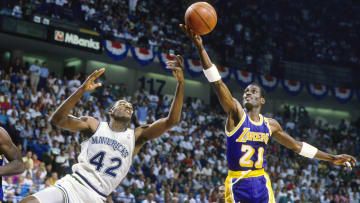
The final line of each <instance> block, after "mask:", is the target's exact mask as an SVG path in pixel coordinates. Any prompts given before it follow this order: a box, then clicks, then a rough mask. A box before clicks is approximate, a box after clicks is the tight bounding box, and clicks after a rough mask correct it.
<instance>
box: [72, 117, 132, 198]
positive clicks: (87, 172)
mask: <svg viewBox="0 0 360 203" xmlns="http://www.w3.org/2000/svg"><path fill="white" fill-rule="evenodd" d="M134 149H135V133H134V130H133V129H130V128H128V129H127V130H126V131H124V132H117V131H112V130H111V129H110V127H109V125H108V123H107V122H100V123H99V126H98V128H97V129H96V132H95V133H94V135H92V136H91V137H90V138H89V139H88V140H86V141H84V142H83V143H81V152H80V155H79V157H78V161H79V163H77V164H75V165H74V166H73V167H72V170H73V173H74V174H73V175H74V176H76V177H78V179H79V180H80V181H81V182H82V183H84V185H86V186H89V187H90V188H91V189H92V190H94V191H95V192H97V193H98V194H99V195H101V196H102V197H104V198H106V197H107V196H108V195H110V193H111V192H112V191H114V190H115V188H116V187H117V186H118V185H119V184H120V182H121V180H122V179H123V178H124V177H125V176H126V174H127V173H128V171H129V169H130V166H131V163H132V156H133V153H134Z"/></svg>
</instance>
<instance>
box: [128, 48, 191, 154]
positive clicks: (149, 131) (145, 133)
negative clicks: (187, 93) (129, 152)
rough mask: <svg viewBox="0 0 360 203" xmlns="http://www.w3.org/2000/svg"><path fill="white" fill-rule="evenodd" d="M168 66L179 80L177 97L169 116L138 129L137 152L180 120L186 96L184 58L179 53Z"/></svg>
mask: <svg viewBox="0 0 360 203" xmlns="http://www.w3.org/2000/svg"><path fill="white" fill-rule="evenodd" d="M168 68H170V69H171V70H172V73H173V75H174V77H175V79H176V81H177V86H176V91H175V97H174V99H173V102H172V104H171V108H170V112H169V114H168V116H167V117H165V118H161V119H159V120H157V121H155V122H154V123H152V124H150V125H149V126H141V127H139V128H137V129H136V150H135V151H136V152H137V150H139V149H140V148H141V146H142V145H143V144H144V143H145V142H146V141H148V140H152V139H155V138H158V137H160V136H161V135H162V134H163V133H165V132H166V131H167V130H169V129H171V128H172V127H173V126H175V125H177V124H178V123H179V122H180V118H181V109H182V106H183V98H184V73H183V71H184V59H183V58H182V57H181V56H179V55H177V56H176V61H171V62H169V63H168Z"/></svg>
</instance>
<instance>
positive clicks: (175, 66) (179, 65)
mask: <svg viewBox="0 0 360 203" xmlns="http://www.w3.org/2000/svg"><path fill="white" fill-rule="evenodd" d="M175 59H176V60H175V61H168V62H166V64H167V68H168V69H171V70H172V73H173V75H174V77H175V79H176V81H178V82H180V83H183V82H184V59H183V57H181V56H180V55H176V56H175Z"/></svg>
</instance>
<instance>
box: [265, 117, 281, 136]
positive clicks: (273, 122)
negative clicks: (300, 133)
mask: <svg viewBox="0 0 360 203" xmlns="http://www.w3.org/2000/svg"><path fill="white" fill-rule="evenodd" d="M264 120H265V121H266V122H268V124H269V125H270V128H271V130H272V131H273V132H274V131H277V130H279V129H281V126H280V124H279V122H278V121H277V120H276V119H274V118H271V117H265V116H264Z"/></svg>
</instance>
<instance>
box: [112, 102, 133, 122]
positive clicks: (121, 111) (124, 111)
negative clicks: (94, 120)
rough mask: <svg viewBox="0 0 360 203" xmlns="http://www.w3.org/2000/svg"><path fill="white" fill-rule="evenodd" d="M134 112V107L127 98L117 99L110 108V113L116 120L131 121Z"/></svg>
mask: <svg viewBox="0 0 360 203" xmlns="http://www.w3.org/2000/svg"><path fill="white" fill-rule="evenodd" d="M132 114H133V107H132V105H131V104H130V103H129V102H127V101H125V100H120V101H117V102H116V103H115V105H114V106H113V107H112V108H111V110H110V115H111V116H112V117H113V118H114V119H115V120H123V121H130V120H131V116H132Z"/></svg>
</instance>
